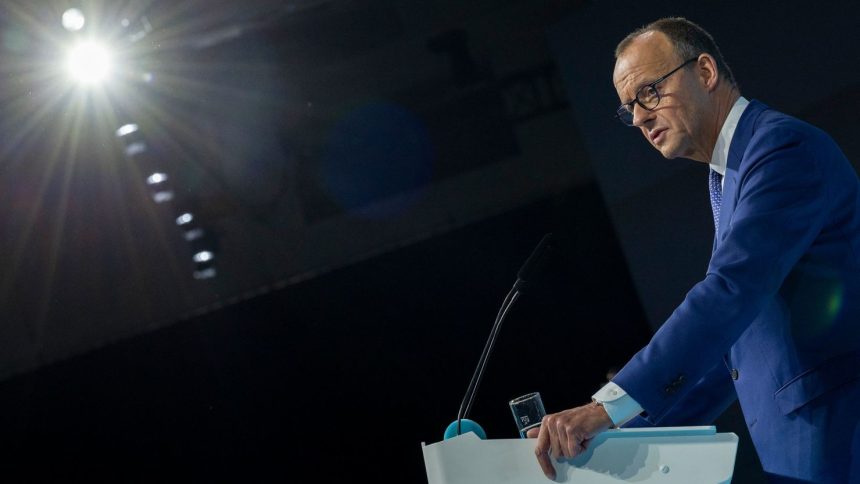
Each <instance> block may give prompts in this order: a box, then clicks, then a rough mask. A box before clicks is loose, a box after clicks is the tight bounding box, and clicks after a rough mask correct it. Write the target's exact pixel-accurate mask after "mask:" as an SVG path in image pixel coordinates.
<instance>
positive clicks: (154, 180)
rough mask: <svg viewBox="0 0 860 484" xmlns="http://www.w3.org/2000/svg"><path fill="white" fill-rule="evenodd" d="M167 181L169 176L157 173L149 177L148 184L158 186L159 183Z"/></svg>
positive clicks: (147, 178)
mask: <svg viewBox="0 0 860 484" xmlns="http://www.w3.org/2000/svg"><path fill="white" fill-rule="evenodd" d="M165 181H167V174H166V173H160V172H155V173H153V174H152V175H149V176H148V177H146V184H147V185H158V184H159V183H161V182H165Z"/></svg>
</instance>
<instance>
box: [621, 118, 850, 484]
mask: <svg viewBox="0 0 860 484" xmlns="http://www.w3.org/2000/svg"><path fill="white" fill-rule="evenodd" d="M722 200H723V201H722V210H721V213H720V226H719V230H718V237H717V238H716V239H715V241H714V250H713V253H712V255H711V261H710V264H709V266H708V271H707V274H706V276H705V279H704V280H703V281H701V282H700V283H698V284H696V285H695V286H694V287H693V288H692V290H690V292H689V293H688V294H687V296H686V298H685V300H684V302H683V303H682V304H681V305H680V306H679V307H678V308H677V309H676V310H675V311H674V313H673V314H672V315H671V317H669V319H668V320H667V321H666V322H665V324H664V325H663V326H662V327H661V328H660V329H659V330H658V331H657V333H656V334H655V335H654V337H653V339H652V340H651V342H650V343H649V344H648V345H647V346H646V347H645V348H643V349H642V350H641V351H639V353H637V354H636V355H635V356H634V357H633V358H632V359H631V360H630V362H629V363H628V364H627V365H626V366H625V367H624V368H623V369H622V370H621V371H620V372H619V373H618V374H617V375H616V377H615V378H614V381H615V383H617V384H618V385H620V386H621V387H622V388H623V389H624V390H626V391H627V393H628V394H630V395H631V396H632V397H633V398H634V399H635V400H636V401H637V402H639V404H640V405H641V406H642V407H643V408H644V409H645V413H644V414H643V417H638V418H637V419H635V420H634V421H633V422H631V424H630V425H632V426H637V425H685V424H704V423H710V422H711V421H712V420H713V419H714V418H715V417H717V416H718V415H719V414H720V413H721V412H722V411H723V410H724V409H725V408H726V407H727V406H728V405H729V404H730V403H731V402H732V401H734V399H735V398H738V399H739V400H740V404H741V408H742V409H743V412H744V417H745V419H746V422H747V425H748V427H749V429H750V435H751V436H752V439H753V442H754V444H755V446H756V450H757V452H758V454H759V457H760V460H761V463H762V466H763V467H764V470H765V472H766V473H768V475H769V476H771V478H773V479H775V480H781V479H785V480H786V482H860V425H859V424H858V422H860V183H858V179H857V174H856V173H855V170H854V168H853V167H852V166H851V164H850V163H849V162H848V160H847V159H846V158H845V156H844V155H843V154H842V152H841V151H840V150H839V148H838V146H836V144H835V143H834V142H833V140H832V139H831V138H830V137H829V136H827V134H825V133H824V132H822V131H821V130H819V129H817V128H814V127H812V126H810V125H808V124H806V123H803V122H801V121H799V120H797V119H794V118H792V117H789V116H786V115H784V114H781V113H779V112H776V111H774V110H772V109H770V108H768V107H767V106H765V105H763V104H762V103H759V102H756V101H752V102H751V103H750V104H749V106H747V108H746V110H745V111H744V113H743V115H742V116H741V118H740V121H739V124H738V126H737V129H736V131H735V134H734V137H733V139H732V142H731V146H730V150H729V156H728V164H727V169H726V175H725V180H724V187H723V197H722Z"/></svg>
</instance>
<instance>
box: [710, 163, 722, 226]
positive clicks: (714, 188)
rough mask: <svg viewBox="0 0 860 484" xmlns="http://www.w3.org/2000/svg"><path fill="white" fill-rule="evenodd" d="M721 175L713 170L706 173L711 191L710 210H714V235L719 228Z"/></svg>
mask: <svg viewBox="0 0 860 484" xmlns="http://www.w3.org/2000/svg"><path fill="white" fill-rule="evenodd" d="M722 182H723V175H720V174H719V173H717V172H716V171H714V170H711V171H710V173H709V174H708V188H709V189H710V190H709V191H710V192H711V210H712V211H713V212H714V236H715V237H716V236H717V232H719V230H720V205H722V203H723V184H722Z"/></svg>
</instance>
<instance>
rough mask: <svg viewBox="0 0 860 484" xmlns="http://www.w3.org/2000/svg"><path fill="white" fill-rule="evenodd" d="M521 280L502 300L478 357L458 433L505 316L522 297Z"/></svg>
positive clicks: (459, 416)
mask: <svg viewBox="0 0 860 484" xmlns="http://www.w3.org/2000/svg"><path fill="white" fill-rule="evenodd" d="M519 287H520V281H517V283H516V284H514V287H512V288H511V290H510V291H508V294H507V296H505V300H504V301H503V302H502V307H500V308H499V313H498V314H497V315H496V320H495V322H493V328H492V330H491V331H490V337H489V338H488V339H487V343H486V344H485V345H484V351H483V352H481V357H480V358H479V359H478V366H477V368H475V372H474V373H473V374H472V380H471V381H470V382H469V387H468V388H467V389H466V395H464V396H463V401H462V402H461V403H460V410H459V411H458V412H457V435H462V426H461V422H462V420H463V419H464V418H466V417H467V416H468V415H469V412H470V411H471V410H472V402H474V400H475V395H476V394H477V392H478V387H479V386H480V385H481V379H482V378H483V377H484V370H485V369H486V367H487V360H488V359H489V357H490V353H491V352H492V351H493V346H495V344H496V338H497V337H498V335H499V330H500V329H501V327H502V322H504V320H505V317H506V316H507V314H508V310H510V308H511V306H513V305H514V303H515V302H516V300H517V299H519V297H520V290H519Z"/></svg>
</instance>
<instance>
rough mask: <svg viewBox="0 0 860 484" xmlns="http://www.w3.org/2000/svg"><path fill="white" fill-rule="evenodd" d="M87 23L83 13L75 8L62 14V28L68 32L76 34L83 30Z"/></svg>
mask: <svg viewBox="0 0 860 484" xmlns="http://www.w3.org/2000/svg"><path fill="white" fill-rule="evenodd" d="M86 23H87V19H86V17H84V13H83V12H81V11H80V10H78V9H76V8H70V9H68V10H66V11H65V12H63V27H65V28H66V30H68V31H69V32H77V31H78V30H81V29H82V28H84V24H86Z"/></svg>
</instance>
